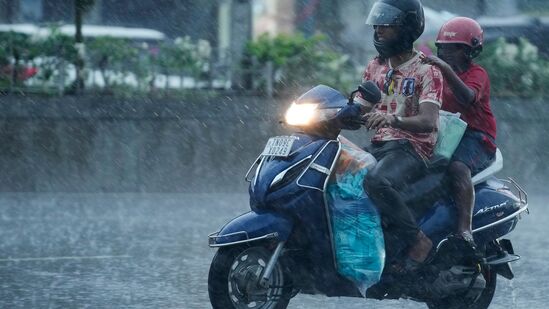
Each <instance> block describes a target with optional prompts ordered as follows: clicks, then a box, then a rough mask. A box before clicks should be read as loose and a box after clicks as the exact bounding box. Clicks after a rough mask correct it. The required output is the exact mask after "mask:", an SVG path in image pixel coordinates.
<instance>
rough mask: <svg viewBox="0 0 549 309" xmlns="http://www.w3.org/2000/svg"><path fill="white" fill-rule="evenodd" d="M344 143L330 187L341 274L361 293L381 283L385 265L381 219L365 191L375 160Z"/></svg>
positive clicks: (336, 248)
mask: <svg viewBox="0 0 549 309" xmlns="http://www.w3.org/2000/svg"><path fill="white" fill-rule="evenodd" d="M346 142H348V141H343V142H342V152H341V155H340V158H339V160H338V164H337V165H336V169H335V177H334V179H333V180H332V182H330V184H329V185H328V188H327V195H328V200H329V207H330V210H331V221H332V231H333V237H334V239H333V241H334V250H335V256H336V264H337V270H338V272H339V273H340V274H341V275H343V276H345V277H346V278H348V279H350V280H352V281H353V282H354V283H355V284H356V286H357V288H358V290H359V291H360V293H361V294H362V295H363V296H365V295H366V290H367V289H368V288H369V287H370V286H372V285H373V284H375V283H376V282H378V281H379V278H380V277H381V273H382V271H383V267H384V265H385V243H384V240H383V232H382V229H381V220H380V217H379V214H378V213H377V210H376V208H375V207H374V206H373V204H372V202H371V201H370V199H369V198H368V197H367V196H366V194H365V192H364V189H363V181H364V176H365V175H366V174H367V172H368V168H371V167H373V166H374V165H375V164H376V160H375V158H374V157H373V156H372V155H371V154H369V153H367V152H364V151H363V150H361V149H360V148H358V147H356V146H354V145H352V144H350V142H348V143H349V144H347V143H346Z"/></svg>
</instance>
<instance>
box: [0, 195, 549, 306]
mask: <svg viewBox="0 0 549 309" xmlns="http://www.w3.org/2000/svg"><path fill="white" fill-rule="evenodd" d="M530 200H531V201H530V204H531V211H532V214H531V215H529V216H528V215H526V216H525V217H524V218H523V220H522V221H521V222H519V225H518V227H517V229H516V230H515V231H514V232H513V234H512V235H511V236H510V237H509V238H510V239H511V240H512V241H513V244H514V247H515V251H516V252H517V253H518V254H519V255H521V256H522V259H521V260H519V261H518V262H516V263H514V264H513V266H514V270H515V274H516V278H515V279H514V280H513V281H508V280H506V279H504V278H502V277H499V278H498V281H499V282H498V290H497V292H496V296H495V300H494V302H493V306H491V308H544V307H545V304H546V303H547V302H549V293H547V288H546V286H547V283H548V279H547V278H549V266H547V263H546V260H545V253H546V248H548V247H549V238H547V237H546V235H547V233H549V227H548V226H547V222H549V210H547V209H546V208H545V206H544V203H545V201H546V200H547V199H546V198H544V197H539V196H538V197H533V198H531V199H530ZM247 209H248V208H247V196H246V195H243V194H233V195H227V194H23V193H10V194H6V193H4V194H1V195H0V237H1V241H0V285H1V289H0V308H197V309H198V308H211V306H210V305H209V301H208V295H207V283H206V281H207V274H208V268H209V264H210V261H211V258H212V257H213V254H214V252H215V251H214V250H212V249H210V248H208V246H207V235H208V233H211V232H214V231H216V230H217V229H219V227H221V226H222V224H224V223H225V222H226V221H228V220H229V219H230V218H232V217H234V216H236V215H238V214H240V213H242V212H245V211H247ZM366 307H370V308H394V307H399V308H425V306H424V305H422V304H418V303H414V302H413V301H408V300H400V301H382V302H379V301H374V300H363V299H352V298H327V297H324V296H308V295H307V296H301V295H300V296H297V297H296V298H295V299H293V300H292V301H291V303H290V306H289V308H326V309H329V308H334V309H335V308H346V309H347V308H349V309H353V308H366Z"/></svg>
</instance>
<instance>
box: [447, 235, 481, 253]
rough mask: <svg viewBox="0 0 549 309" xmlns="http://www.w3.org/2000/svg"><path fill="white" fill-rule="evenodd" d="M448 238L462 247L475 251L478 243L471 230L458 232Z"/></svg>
mask: <svg viewBox="0 0 549 309" xmlns="http://www.w3.org/2000/svg"><path fill="white" fill-rule="evenodd" d="M448 240H449V241H451V242H453V243H454V244H456V245H458V246H460V247H462V248H463V249H464V250H465V251H472V252H475V251H476V250H477V245H476V244H475V240H474V238H473V234H472V233H471V232H470V231H464V232H458V233H454V234H452V235H450V236H448Z"/></svg>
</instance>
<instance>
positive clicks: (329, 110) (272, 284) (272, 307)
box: [208, 83, 528, 309]
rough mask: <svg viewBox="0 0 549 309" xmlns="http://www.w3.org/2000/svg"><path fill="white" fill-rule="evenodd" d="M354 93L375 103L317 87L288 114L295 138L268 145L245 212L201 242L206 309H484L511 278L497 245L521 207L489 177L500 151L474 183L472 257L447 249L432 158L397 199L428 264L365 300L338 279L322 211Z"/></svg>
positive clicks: (329, 212)
mask: <svg viewBox="0 0 549 309" xmlns="http://www.w3.org/2000/svg"><path fill="white" fill-rule="evenodd" d="M357 92H360V93H361V94H362V97H363V98H365V99H367V100H368V101H370V102H377V101H379V96H380V93H379V89H378V88H377V87H376V86H375V85H373V84H372V83H370V84H368V83H365V84H362V85H360V86H359V87H358V89H357V90H356V91H354V92H353V93H352V94H351V95H350V96H349V97H348V98H347V97H345V96H344V95H342V94H341V93H340V92H338V91H337V90H335V89H332V88H330V87H327V86H323V85H319V86H316V87H314V88H312V89H311V90H309V91H308V92H306V93H305V94H303V95H302V96H301V97H299V98H298V99H297V100H296V101H295V102H293V103H292V105H291V106H290V108H289V110H288V112H287V113H286V121H285V122H286V123H287V124H289V125H290V126H292V127H293V128H296V130H295V131H296V132H295V133H293V134H292V135H290V136H277V137H272V138H270V139H269V141H268V142H267V145H266V146H265V149H264V151H263V152H262V154H261V155H260V156H259V157H258V158H257V160H256V161H255V162H254V164H253V165H252V167H251V168H250V170H249V171H248V173H247V175H246V180H247V181H249V182H250V186H249V194H250V207H251V211H250V212H247V213H245V214H243V215H241V216H239V217H237V218H234V219H233V220H231V221H230V222H228V223H227V224H226V225H225V226H223V227H222V228H221V230H220V231H219V232H216V233H213V234H211V235H209V246H210V247H214V248H219V249H218V251H217V253H216V255H215V257H214V258H213V260H212V263H211V266H210V271H209V276H208V292H209V297H210V302H211V304H212V306H213V308H214V309H227V308H237V309H240V308H256V309H260V308H261V309H283V308H287V306H288V304H289V302H290V299H291V298H292V297H294V296H295V295H297V294H298V293H305V294H322V295H326V296H346V297H360V298H363V297H367V298H376V299H398V298H407V299H413V300H415V301H419V302H424V303H426V304H427V305H428V307H429V308H433V309H434V308H488V306H489V304H490V303H491V301H492V298H493V296H494V292H495V290H496V279H497V275H498V274H499V275H501V276H503V277H504V278H507V279H512V278H513V277H514V275H513V272H512V269H511V266H510V262H513V261H516V260H518V259H519V256H518V255H515V253H514V250H513V247H512V245H511V241H510V240H508V239H502V238H501V237H503V236H504V235H506V234H508V233H510V232H511V231H512V230H513V229H514V228H515V226H516V224H517V222H518V221H519V218H520V217H521V214H523V213H524V212H525V211H528V202H527V195H526V192H525V191H524V190H523V189H522V188H520V186H519V185H518V184H516V183H515V182H514V181H513V180H512V179H509V180H500V179H497V178H495V177H494V176H493V175H494V174H495V173H496V172H498V171H499V170H501V168H502V166H503V161H502V160H503V159H502V156H501V153H500V151H499V149H498V150H497V153H496V160H495V162H493V163H492V164H491V165H490V166H489V167H487V168H486V169H485V170H483V171H482V172H480V173H478V174H477V175H475V176H474V177H473V183H474V184H475V208H474V212H473V236H474V239H475V243H476V244H477V253H476V255H475V256H474V257H471V256H468V257H465V256H462V252H461V251H460V249H459V248H458V247H456V246H453V245H452V244H451V243H450V241H448V238H447V237H448V235H450V234H451V232H452V231H453V229H454V227H455V224H456V222H455V221H456V220H455V218H456V211H455V207H454V205H453V202H452V201H451V199H450V198H449V194H447V192H448V190H447V188H446V186H447V183H446V178H445V174H446V173H445V172H446V167H447V165H448V161H447V160H445V159H441V158H437V157H435V158H433V159H432V160H431V162H430V163H429V173H428V175H426V177H424V178H422V179H418V180H417V182H416V183H415V184H414V185H413V186H411V188H413V190H411V191H410V192H403V195H404V196H406V201H407V203H409V205H411V204H414V205H416V206H418V207H415V208H414V209H423V211H421V212H420V214H419V217H418V218H417V221H418V224H419V226H420V228H421V229H422V230H423V231H424V232H425V234H426V235H427V236H428V237H429V238H430V239H431V240H432V241H433V244H437V246H436V249H437V250H436V253H435V255H434V258H433V259H432V260H431V261H430V262H429V264H428V265H427V266H426V267H423V268H422V273H421V274H418V275H417V276H415V277H414V278H413V279H412V278H410V279H409V280H408V279H407V278H397V277H393V276H392V275H387V276H386V275H385V272H384V273H383V275H382V276H381V278H380V280H379V282H377V283H375V284H373V285H372V286H370V287H369V288H368V289H367V291H366V293H362V291H361V290H360V289H359V287H358V286H357V284H356V282H355V281H353V280H351V279H349V277H348V276H344V275H342V273H341V272H340V269H338V261H337V259H336V252H335V251H336V248H335V242H334V231H333V218H332V216H333V214H334V208H335V207H336V206H337V204H334V203H330V202H329V197H328V196H327V188H328V186H329V184H330V183H332V182H333V178H334V177H333V174H334V171H335V170H336V169H337V168H338V165H339V164H341V162H342V158H341V156H342V149H343V148H344V147H345V146H354V145H349V144H350V142H349V141H347V140H346V139H344V138H343V137H342V136H340V132H341V130H342V129H357V128H358V126H357V122H358V121H359V120H357V119H355V120H352V119H351V120H349V121H350V122H349V123H345V122H342V121H341V119H339V118H338V117H337V114H338V112H339V111H340V110H341V109H342V108H344V107H345V106H346V105H348V104H353V97H354V95H355V94H356V93H357ZM355 148H357V147H356V146H355ZM361 151H363V150H361ZM363 152H364V153H366V152H365V151H363ZM364 153H363V154H364ZM347 160H348V158H347ZM351 160H353V159H352V158H351ZM441 192H443V194H442V195H441ZM422 207H423V208H422Z"/></svg>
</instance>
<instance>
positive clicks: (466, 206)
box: [448, 161, 475, 238]
mask: <svg viewBox="0 0 549 309" xmlns="http://www.w3.org/2000/svg"><path fill="white" fill-rule="evenodd" d="M448 173H449V176H450V185H451V189H452V194H453V197H454V200H455V202H456V207H457V211H458V224H457V232H458V233H459V234H461V235H464V234H465V235H467V236H469V235H472V234H471V223H472V218H473V215H472V212H473V206H474V202H475V190H474V187H473V182H472V181H471V170H470V169H469V167H468V166H467V165H465V164H464V163H463V162H460V161H453V162H452V163H451V164H450V167H449V169H448ZM471 238H472V237H471Z"/></svg>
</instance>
